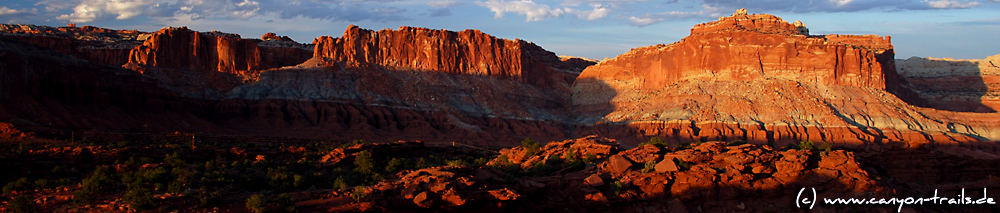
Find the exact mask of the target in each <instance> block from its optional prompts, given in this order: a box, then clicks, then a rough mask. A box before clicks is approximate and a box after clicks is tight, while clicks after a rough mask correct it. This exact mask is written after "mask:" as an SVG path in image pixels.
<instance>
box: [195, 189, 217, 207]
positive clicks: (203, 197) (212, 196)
mask: <svg viewBox="0 0 1000 213" xmlns="http://www.w3.org/2000/svg"><path fill="white" fill-rule="evenodd" d="M221 199H222V192H219V191H213V192H211V193H208V192H205V193H201V194H200V195H198V205H199V206H202V207H204V206H208V205H213V204H216V203H218V202H219V201H220V200H221Z"/></svg>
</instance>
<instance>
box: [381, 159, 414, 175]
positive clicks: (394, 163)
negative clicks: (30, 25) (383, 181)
mask: <svg viewBox="0 0 1000 213" xmlns="http://www.w3.org/2000/svg"><path fill="white" fill-rule="evenodd" d="M413 167H414V163H413V161H410V160H408V159H405V158H392V159H390V160H389V163H388V165H386V166H385V171H386V172H389V173H396V172H399V171H402V170H407V169H412V168H413Z"/></svg>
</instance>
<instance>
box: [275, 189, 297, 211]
mask: <svg viewBox="0 0 1000 213" xmlns="http://www.w3.org/2000/svg"><path fill="white" fill-rule="evenodd" d="M278 208H281V209H284V210H285V211H287V212H296V209H295V199H292V195H289V194H287V193H286V194H281V195H278Z"/></svg>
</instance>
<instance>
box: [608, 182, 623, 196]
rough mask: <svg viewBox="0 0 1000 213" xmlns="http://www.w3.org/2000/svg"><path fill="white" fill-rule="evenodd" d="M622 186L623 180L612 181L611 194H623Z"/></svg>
mask: <svg viewBox="0 0 1000 213" xmlns="http://www.w3.org/2000/svg"><path fill="white" fill-rule="evenodd" d="M622 188H623V187H622V182H621V181H617V180H616V181H615V182H611V186H610V189H611V194H614V195H615V196H620V195H621V194H622Z"/></svg>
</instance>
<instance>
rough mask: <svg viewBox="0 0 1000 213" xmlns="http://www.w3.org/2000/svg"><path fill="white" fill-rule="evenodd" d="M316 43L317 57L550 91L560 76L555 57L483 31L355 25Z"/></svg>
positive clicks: (538, 49) (529, 44)
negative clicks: (487, 79) (516, 83)
mask: <svg viewBox="0 0 1000 213" xmlns="http://www.w3.org/2000/svg"><path fill="white" fill-rule="evenodd" d="M313 43H314V44H315V45H316V48H315V49H314V53H313V56H314V57H324V58H329V59H333V60H340V61H353V62H363V63H371V64H378V65H383V66H389V67H402V68H412V69H418V70H432V71H439V72H446V73H452V74H467V75H485V76H494V77H499V78H505V79H512V80H516V81H519V82H524V83H529V84H532V85H536V86H545V85H551V84H552V81H553V75H554V74H555V73H556V70H555V69H554V68H553V67H554V66H558V65H559V64H560V61H559V58H558V57H556V55H555V54H553V53H551V52H548V51H546V50H544V49H542V48H541V47H538V46H537V45H535V44H533V43H530V42H527V41H522V40H506V39H499V38H496V37H493V36H490V35H487V34H485V33H483V32H480V31H479V30H465V31H461V32H452V31H445V30H431V29H426V28H414V27H400V28H399V29H398V30H380V31H372V30H366V29H361V28H359V27H357V26H353V25H352V26H350V27H348V28H347V30H346V31H345V32H344V36H343V37H340V38H332V37H329V36H323V37H319V38H316V40H315V41H313Z"/></svg>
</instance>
